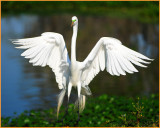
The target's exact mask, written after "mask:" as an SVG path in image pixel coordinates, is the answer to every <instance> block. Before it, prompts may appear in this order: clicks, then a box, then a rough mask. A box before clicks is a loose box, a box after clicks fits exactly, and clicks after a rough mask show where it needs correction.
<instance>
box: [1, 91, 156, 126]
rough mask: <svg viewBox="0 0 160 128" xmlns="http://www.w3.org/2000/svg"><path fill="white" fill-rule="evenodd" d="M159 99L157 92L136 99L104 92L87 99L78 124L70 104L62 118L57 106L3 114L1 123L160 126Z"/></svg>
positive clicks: (12, 124)
mask: <svg viewBox="0 0 160 128" xmlns="http://www.w3.org/2000/svg"><path fill="white" fill-rule="evenodd" d="M158 99H159V97H158V95H155V94H152V95H151V96H150V97H149V98H147V97H143V98H139V97H138V98H135V99H134V98H126V97H118V96H107V95H102V96H100V97H97V98H89V99H88V100H87V104H86V108H85V110H84V111H83V113H81V116H80V122H79V124H76V120H77V112H76V110H75V109H74V105H73V104H70V106H69V113H68V115H67V116H66V117H64V118H63V115H64V107H62V108H61V111H60V115H59V120H57V118H56V109H48V110H31V111H25V112H23V113H22V114H21V115H19V116H15V117H13V118H10V117H7V118H3V117H2V126H3V127H6V126H12V127H13V126H17V127H20V126H21V127H35V126H41V127H42V126H43V127H49V126H50V127H51V126H56V127H59V126H70V127H71V126H88V127H89V126H99V127H104V126H105V127H117V126H119V127H128V126H131V127H132V126H133V127H137V126H143V127H148V126H150V127H152V126H153V127H158V124H159V109H158V108H159V106H158V105H159V102H158V101H159V100H158ZM62 118H63V121H62Z"/></svg>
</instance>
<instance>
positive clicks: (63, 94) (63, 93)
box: [57, 89, 66, 118]
mask: <svg viewBox="0 0 160 128" xmlns="http://www.w3.org/2000/svg"><path fill="white" fill-rule="evenodd" d="M65 93H66V89H63V90H62V91H61V93H60V94H59V95H58V106H57V118H58V116H59V110H60V107H61V105H62V103H63V99H64V96H65Z"/></svg>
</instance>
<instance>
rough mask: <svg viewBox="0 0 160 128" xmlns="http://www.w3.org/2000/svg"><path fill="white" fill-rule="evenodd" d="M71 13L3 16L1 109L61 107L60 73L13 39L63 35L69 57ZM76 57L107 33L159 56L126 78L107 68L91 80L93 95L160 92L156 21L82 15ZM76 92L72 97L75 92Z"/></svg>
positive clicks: (8, 112) (6, 112)
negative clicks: (28, 55)
mask: <svg viewBox="0 0 160 128" xmlns="http://www.w3.org/2000/svg"><path fill="white" fill-rule="evenodd" d="M71 17H72V15H70V14H64V15H50V16H36V15H18V16H14V15H13V16H6V17H3V18H2V19H1V26H2V28H1V32H2V39H1V57H2V65H1V73H2V84H1V92H2V93H1V97H2V99H1V101H2V102H1V104H2V107H1V113H2V116H13V115H14V114H13V113H14V112H16V113H17V114H20V113H21V112H23V111H24V110H30V109H47V108H51V107H55V106H56V105H57V95H58V93H59V92H60V91H59V89H58V86H57V83H56V82H55V76H54V74H53V73H52V71H51V69H50V68H49V67H45V68H41V67H33V66H32V65H31V64H29V62H28V60H26V59H24V58H23V57H21V56H20V54H21V53H22V52H23V50H18V49H15V48H14V45H13V44H12V43H11V42H10V41H9V39H17V38H28V37H35V36H39V35H40V34H41V33H43V32H47V31H51V32H52V31H54V32H58V33H61V34H62V35H63V36H64V39H65V41H66V45H67V49H68V52H69V55H70V50H71V48H70V47H71V46H70V42H71V37H72V28H71V27H70V24H71ZM78 18H79V31H78V38H77V60H79V61H82V60H84V59H85V57H86V56H87V55H88V53H89V52H90V51H91V49H92V48H93V46H94V45H95V44H96V42H97V41H98V40H99V39H100V37H102V36H111V37H115V38H118V39H120V40H121V41H122V43H123V44H124V45H126V46H128V47H129V48H132V49H135V50H136V51H138V52H140V53H143V54H144V55H146V56H148V57H150V58H154V59H155V61H153V62H152V64H150V65H149V67H148V68H147V69H146V68H145V69H143V68H138V67H137V69H138V70H139V73H135V74H132V75H130V74H127V76H120V77H116V76H111V75H110V74H109V73H107V72H106V71H104V72H101V73H99V75H97V76H96V78H95V79H94V80H93V81H92V82H91V83H90V88H91V91H92V93H93V96H92V97H95V96H98V95H101V94H104V93H106V94H108V95H124V96H137V95H140V96H144V95H145V96H148V95H150V94H152V93H158V71H159V69H158V54H159V49H158V43H159V41H158V38H159V36H158V35H159V29H158V28H159V26H158V25H157V24H142V23H139V22H137V21H136V20H134V19H120V18H109V17H102V16H99V17H98V16H96V17H95V16H78ZM72 96H73V95H72Z"/></svg>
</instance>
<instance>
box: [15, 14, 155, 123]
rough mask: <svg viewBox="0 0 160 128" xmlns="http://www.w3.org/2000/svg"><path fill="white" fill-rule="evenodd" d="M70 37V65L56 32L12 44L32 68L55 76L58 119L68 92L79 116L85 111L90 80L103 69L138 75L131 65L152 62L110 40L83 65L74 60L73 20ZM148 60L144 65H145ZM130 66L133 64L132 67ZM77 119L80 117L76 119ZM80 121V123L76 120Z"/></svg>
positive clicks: (96, 48)
mask: <svg viewBox="0 0 160 128" xmlns="http://www.w3.org/2000/svg"><path fill="white" fill-rule="evenodd" d="M71 26H73V36H72V41H71V61H70V59H69V56H68V52H67V49H66V46H65V41H64V39H63V36H62V35H61V34H59V33H55V32H45V33H43V34H42V35H41V36H39V37H34V38H26V39H15V40H12V42H13V43H14V44H16V45H19V46H18V47H16V48H19V49H27V50H26V51H24V52H23V53H22V54H21V55H22V56H24V57H25V58H28V59H30V60H29V62H30V63H33V66H42V67H44V66H46V65H48V66H49V67H50V68H52V71H53V72H54V73H55V78H56V82H57V83H58V87H59V89H61V90H62V91H61V93H60V94H59V98H58V107H57V117H58V113H59V109H60V106H61V105H62V102H63V99H64V96H65V93H66V90H68V101H69V97H70V93H71V89H72V87H77V91H78V100H77V102H76V103H77V105H78V115H79V109H80V111H82V110H83V109H84V107H85V100H86V95H91V92H90V89H89V87H88V85H89V83H90V82H91V81H92V79H93V78H94V77H95V76H96V75H97V74H98V73H99V72H100V71H103V70H104V69H105V68H106V71H107V72H109V73H110V74H111V75H117V76H120V75H126V72H128V73H134V72H138V70H137V69H136V68H135V67H134V66H133V64H135V65H137V66H140V67H147V66H145V65H143V63H144V64H149V63H150V62H147V61H151V60H152V59H150V58H148V57H146V56H144V55H142V54H140V53H138V52H136V51H133V50H131V49H129V48H127V47H125V46H124V45H122V43H121V41H119V40H118V39H115V38H112V37H102V38H100V40H99V41H98V42H97V44H96V45H95V46H94V48H93V49H92V50H91V52H90V53H89V55H88V56H87V58H86V59H85V60H84V61H83V62H79V61H77V60H76V39H77V32H78V18H77V17H76V16H73V17H72V25H71ZM146 60H147V61H146ZM132 63H133V64H132ZM78 118H79V116H78ZM78 120H79V119H78Z"/></svg>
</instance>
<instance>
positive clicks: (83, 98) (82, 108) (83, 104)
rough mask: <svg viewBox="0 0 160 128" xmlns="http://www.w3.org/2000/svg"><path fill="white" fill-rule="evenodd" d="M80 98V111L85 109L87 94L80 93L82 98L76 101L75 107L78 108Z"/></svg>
mask: <svg viewBox="0 0 160 128" xmlns="http://www.w3.org/2000/svg"><path fill="white" fill-rule="evenodd" d="M78 100H79V111H80V113H81V112H82V111H83V110H84V108H85V104H86V96H85V95H80V99H77V100H76V102H75V108H78Z"/></svg>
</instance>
